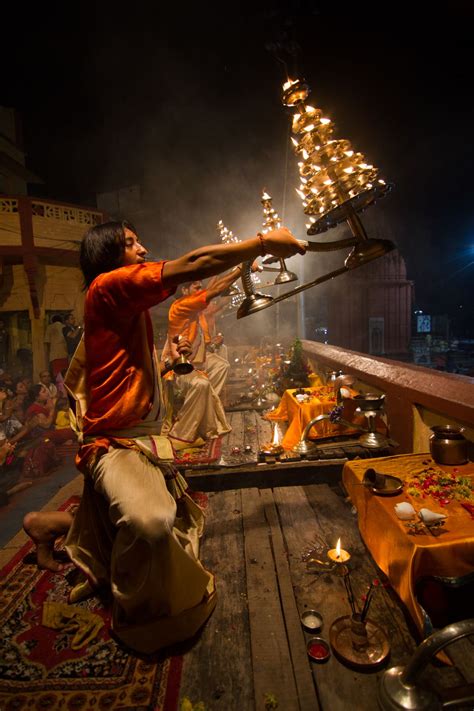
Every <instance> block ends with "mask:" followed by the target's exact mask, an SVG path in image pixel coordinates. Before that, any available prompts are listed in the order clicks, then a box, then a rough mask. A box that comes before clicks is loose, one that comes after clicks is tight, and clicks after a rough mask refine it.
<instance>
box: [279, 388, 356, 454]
mask: <svg viewBox="0 0 474 711" xmlns="http://www.w3.org/2000/svg"><path fill="white" fill-rule="evenodd" d="M305 390H306V391H311V392H312V393H313V397H312V398H311V400H310V401H309V402H298V400H297V399H296V397H295V393H296V390H295V389H294V390H285V392H284V393H283V396H282V398H281V400H280V404H279V405H278V407H277V408H276V409H275V410H272V411H271V412H267V414H266V415H265V419H267V420H287V421H288V429H287V431H286V433H285V436H284V437H283V440H282V442H281V444H282V447H284V448H285V449H292V447H294V446H295V444H298V442H299V441H300V439H301V435H302V434H303V430H304V428H305V427H306V425H307V424H308V422H310V420H312V419H313V417H317V416H318V415H323V414H326V413H328V412H331V410H333V409H334V407H336V398H335V396H334V387H333V386H332V385H321V386H320V387H316V388H305ZM350 432H352V430H348V429H347V427H342V426H341V425H337V424H333V423H332V422H330V421H329V420H323V421H322V422H318V423H317V424H316V425H314V426H313V427H312V428H311V430H310V431H309V437H310V439H315V438H317V437H319V438H320V437H334V436H335V435H341V434H348V433H350Z"/></svg>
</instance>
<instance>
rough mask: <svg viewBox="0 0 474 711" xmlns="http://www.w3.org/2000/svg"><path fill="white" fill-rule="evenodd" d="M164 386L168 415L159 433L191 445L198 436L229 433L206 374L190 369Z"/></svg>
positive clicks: (206, 436)
mask: <svg viewBox="0 0 474 711" xmlns="http://www.w3.org/2000/svg"><path fill="white" fill-rule="evenodd" d="M166 387H167V388H168V397H167V399H168V413H167V417H166V420H165V422H164V423H163V427H162V429H161V434H165V435H167V436H168V437H172V438H173V439H177V440H180V441H183V442H189V443H192V442H194V441H195V440H197V439H198V437H201V438H202V439H204V440H208V439H215V438H216V437H218V436H219V435H222V434H226V433H227V432H230V431H231V427H230V425H229V423H228V422H227V419H226V416H225V412H224V408H223V406H222V402H221V400H220V398H219V396H218V395H217V393H216V391H215V390H214V388H213V387H212V385H211V383H210V380H209V378H207V377H206V375H204V374H203V373H201V372H200V371H198V370H193V371H192V372H191V373H188V374H187V375H179V376H174V378H173V379H170V380H168V381H166ZM183 400H184V402H183V404H182V405H181V406H179V405H180V403H181V402H182V401H183Z"/></svg>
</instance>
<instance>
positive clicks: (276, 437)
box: [272, 422, 280, 447]
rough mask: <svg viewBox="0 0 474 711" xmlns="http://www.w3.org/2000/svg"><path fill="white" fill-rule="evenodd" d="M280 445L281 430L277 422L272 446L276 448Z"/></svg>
mask: <svg viewBox="0 0 474 711" xmlns="http://www.w3.org/2000/svg"><path fill="white" fill-rule="evenodd" d="M279 444H280V428H279V427H278V423H277V422H275V424H274V427H273V439H272V445H273V446H274V447H277V446H278V445H279Z"/></svg>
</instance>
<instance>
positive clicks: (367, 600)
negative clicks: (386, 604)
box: [360, 582, 374, 622]
mask: <svg viewBox="0 0 474 711" xmlns="http://www.w3.org/2000/svg"><path fill="white" fill-rule="evenodd" d="M373 591H374V583H373V582H372V583H370V588H369V589H368V591H367V595H366V596H365V602H364V607H363V608H362V612H361V614H360V619H361V622H364V620H365V618H366V617H367V613H368V611H369V605H370V600H371V598H372V594H373Z"/></svg>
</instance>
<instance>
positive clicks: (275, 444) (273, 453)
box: [260, 422, 284, 457]
mask: <svg viewBox="0 0 474 711" xmlns="http://www.w3.org/2000/svg"><path fill="white" fill-rule="evenodd" d="M272 426H273V437H272V441H271V443H267V444H264V445H263V446H262V449H261V450H260V454H261V455H262V456H266V457H278V456H280V454H283V451H284V450H283V447H282V446H281V444H280V442H281V432H280V428H279V426H278V422H274V423H273V425H272Z"/></svg>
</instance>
